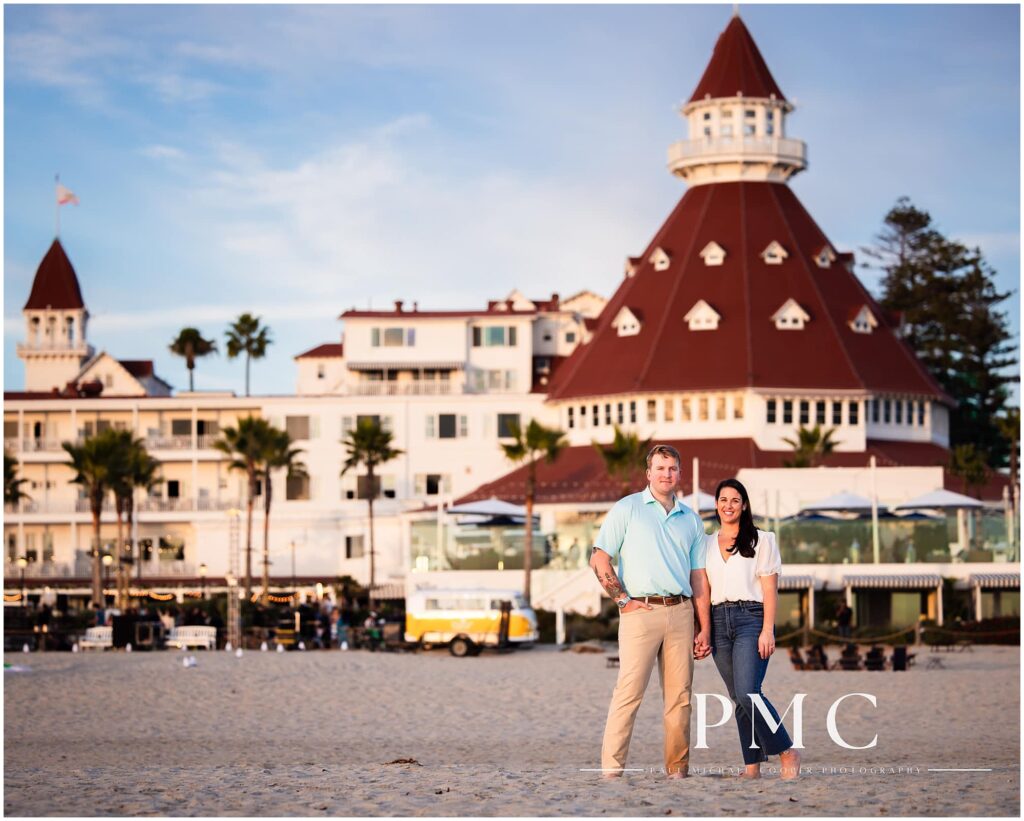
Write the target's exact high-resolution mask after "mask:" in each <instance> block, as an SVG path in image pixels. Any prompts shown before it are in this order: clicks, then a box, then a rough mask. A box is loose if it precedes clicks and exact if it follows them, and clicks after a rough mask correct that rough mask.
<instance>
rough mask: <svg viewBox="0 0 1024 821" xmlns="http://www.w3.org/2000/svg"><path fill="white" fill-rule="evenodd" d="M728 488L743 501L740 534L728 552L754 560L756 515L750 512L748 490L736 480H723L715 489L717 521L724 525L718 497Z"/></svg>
mask: <svg viewBox="0 0 1024 821" xmlns="http://www.w3.org/2000/svg"><path fill="white" fill-rule="evenodd" d="M726 487H731V488H732V489H733V490H735V491H737V492H738V493H739V494H740V499H742V500H743V511H742V512H741V513H740V532H739V533H737V534H736V539H735V540H734V541H733V543H732V547H730V548H728V550H729V552H730V553H735V552H736V551H739V554H740V555H741V556H742V557H743V558H745V559H752V558H754V545H756V544H757V528H756V527H754V514H753V513H751V512H750V497H749V496H748V495H747V489H746V488H745V487H743V485H742V484H740V483H739V482H738V481H736V480H735V479H723V480H722V481H721V482H719V483H718V487H716V488H715V521H716V522H718V523H719V524H721V523H722V520H721V518H719V516H718V497H719V496H721V495H722V488H726Z"/></svg>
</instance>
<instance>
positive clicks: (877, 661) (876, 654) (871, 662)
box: [864, 645, 885, 671]
mask: <svg viewBox="0 0 1024 821" xmlns="http://www.w3.org/2000/svg"><path fill="white" fill-rule="evenodd" d="M864 669H865V670H874V671H878V670H884V669H885V653H883V652H882V648H881V647H879V646H878V645H875V646H874V647H872V648H871V649H870V650H868V652H867V655H866V656H864Z"/></svg>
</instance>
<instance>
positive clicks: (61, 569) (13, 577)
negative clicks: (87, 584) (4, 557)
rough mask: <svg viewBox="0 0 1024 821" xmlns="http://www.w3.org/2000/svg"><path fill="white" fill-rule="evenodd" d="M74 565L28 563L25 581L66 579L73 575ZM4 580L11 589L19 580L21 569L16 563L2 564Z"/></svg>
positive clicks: (64, 563)
mask: <svg viewBox="0 0 1024 821" xmlns="http://www.w3.org/2000/svg"><path fill="white" fill-rule="evenodd" d="M74 570H75V568H74V565H72V564H69V563H68V562H54V561H42V562H29V563H28V565H27V566H26V567H25V578H26V579H66V578H70V577H71V576H74V575H75V572H74ZM4 580H5V582H6V583H7V586H8V587H13V586H14V585H16V584H18V582H20V580H21V568H20V567H18V564H17V562H12V561H5V562H4Z"/></svg>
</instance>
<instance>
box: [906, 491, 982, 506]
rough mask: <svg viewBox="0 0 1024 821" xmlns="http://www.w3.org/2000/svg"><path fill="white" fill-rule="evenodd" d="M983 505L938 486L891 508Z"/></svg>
mask: <svg viewBox="0 0 1024 821" xmlns="http://www.w3.org/2000/svg"><path fill="white" fill-rule="evenodd" d="M984 506H985V505H984V504H982V503H981V502H979V501H978V500H977V499H974V498H972V497H970V496H964V495H963V494H962V493H954V492H953V491H951V490H943V489H942V488H938V489H936V490H933V491H931V492H929V493H925V494H924V495H922V496H915V497H914V498H913V499H911V500H910V501H909V502H903V503H902V504H899V505H896V507H895V508H893V510H960V509H962V508H978V507H984Z"/></svg>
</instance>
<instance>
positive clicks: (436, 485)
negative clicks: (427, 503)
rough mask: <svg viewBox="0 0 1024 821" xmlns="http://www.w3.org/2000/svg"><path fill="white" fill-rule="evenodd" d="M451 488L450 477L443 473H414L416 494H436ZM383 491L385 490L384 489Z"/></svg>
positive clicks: (446, 491)
mask: <svg viewBox="0 0 1024 821" xmlns="http://www.w3.org/2000/svg"><path fill="white" fill-rule="evenodd" d="M450 490H451V477H449V476H448V475H447V474H444V473H418V474H416V495H417V496H437V495H439V494H441V493H448V492H449V491H450ZM385 493H387V491H386V490H385Z"/></svg>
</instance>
